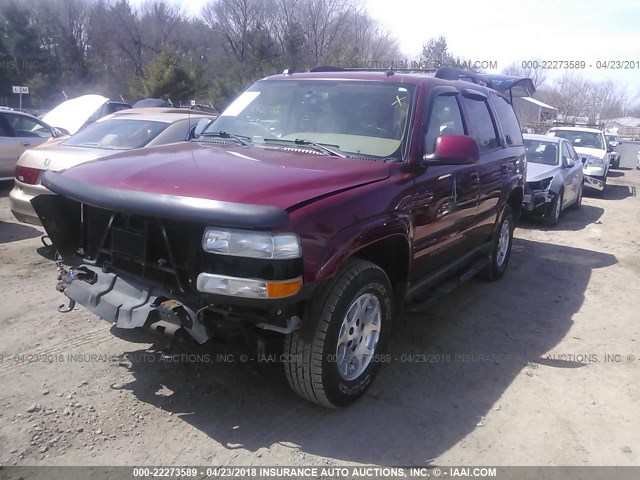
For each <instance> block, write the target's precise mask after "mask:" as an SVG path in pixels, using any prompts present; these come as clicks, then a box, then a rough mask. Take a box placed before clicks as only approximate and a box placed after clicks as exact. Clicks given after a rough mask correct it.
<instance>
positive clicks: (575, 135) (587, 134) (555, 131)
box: [547, 127, 611, 192]
mask: <svg viewBox="0 0 640 480" xmlns="http://www.w3.org/2000/svg"><path fill="white" fill-rule="evenodd" d="M547 135H549V136H552V137H560V138H564V139H566V140H568V141H569V142H571V144H572V145H573V147H574V148H575V150H576V152H578V155H579V156H580V160H581V161H582V164H583V166H584V179H585V183H586V184H587V185H589V186H590V187H593V188H595V189H597V190H600V191H601V192H602V191H604V189H605V187H606V186H607V176H608V175H609V166H610V165H609V164H610V161H611V155H610V148H608V147H607V142H606V140H605V138H604V132H603V131H602V130H599V129H597V128H589V127H553V128H551V129H549V131H548V132H547Z"/></svg>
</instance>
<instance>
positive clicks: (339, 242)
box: [314, 214, 412, 281]
mask: <svg viewBox="0 0 640 480" xmlns="http://www.w3.org/2000/svg"><path fill="white" fill-rule="evenodd" d="M411 232H412V227H411V222H410V220H409V217H408V216H407V215H398V214H396V215H393V216H379V217H373V218H369V219H367V220H366V221H363V222H361V223H358V224H354V225H350V226H349V227H348V228H346V229H344V230H342V231H340V232H339V233H338V234H337V235H335V236H334V237H333V238H332V239H331V240H330V241H329V242H328V243H327V245H326V247H325V248H324V250H323V251H322V254H321V255H320V256H319V257H318V262H317V263H316V268H315V274H314V277H315V279H316V280H319V281H320V280H325V279H327V278H329V277H331V276H333V275H334V274H335V273H336V272H337V271H338V269H339V268H340V266H341V265H342V264H343V263H344V261H345V260H346V259H348V258H349V257H351V256H352V255H353V254H355V253H356V252H357V251H359V250H362V249H363V248H365V247H368V246H370V245H373V244H375V243H377V242H380V241H382V240H386V239H389V238H392V237H401V238H402V239H403V240H404V241H405V242H406V243H407V252H411V242H410V240H409V239H410V238H412V235H411ZM407 261H409V262H410V256H409V258H407Z"/></svg>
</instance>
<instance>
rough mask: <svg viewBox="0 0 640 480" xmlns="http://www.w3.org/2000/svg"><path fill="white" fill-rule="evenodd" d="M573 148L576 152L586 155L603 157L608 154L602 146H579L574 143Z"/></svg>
mask: <svg viewBox="0 0 640 480" xmlns="http://www.w3.org/2000/svg"><path fill="white" fill-rule="evenodd" d="M573 148H574V150H575V151H576V153H577V154H578V155H580V156H583V155H586V156H589V157H595V158H600V159H603V158H604V156H605V155H606V154H607V151H606V150H603V149H602V148H591V147H578V146H576V145H574V146H573Z"/></svg>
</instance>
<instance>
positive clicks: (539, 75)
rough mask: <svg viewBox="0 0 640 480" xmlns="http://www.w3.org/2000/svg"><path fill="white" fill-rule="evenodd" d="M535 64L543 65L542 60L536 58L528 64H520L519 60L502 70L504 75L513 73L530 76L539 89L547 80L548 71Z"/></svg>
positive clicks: (514, 74)
mask: <svg viewBox="0 0 640 480" xmlns="http://www.w3.org/2000/svg"><path fill="white" fill-rule="evenodd" d="M534 65H542V62H541V61H538V60H535V61H532V62H527V64H526V66H523V64H518V63H517V62H514V63H512V64H511V65H509V66H508V67H506V68H504V69H503V70H502V73H503V74H504V75H513V76H515V77H528V78H530V79H531V80H532V81H533V86H534V87H536V89H538V87H540V86H541V85H542V84H543V83H544V82H545V81H546V80H547V71H546V70H543V69H542V68H541V67H537V68H536V67H534Z"/></svg>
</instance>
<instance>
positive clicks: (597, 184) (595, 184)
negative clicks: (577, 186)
mask: <svg viewBox="0 0 640 480" xmlns="http://www.w3.org/2000/svg"><path fill="white" fill-rule="evenodd" d="M584 183H585V185H588V186H590V187H591V188H595V189H596V190H603V189H604V186H605V182H604V180H603V179H602V177H594V176H591V175H585V176H584Z"/></svg>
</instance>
